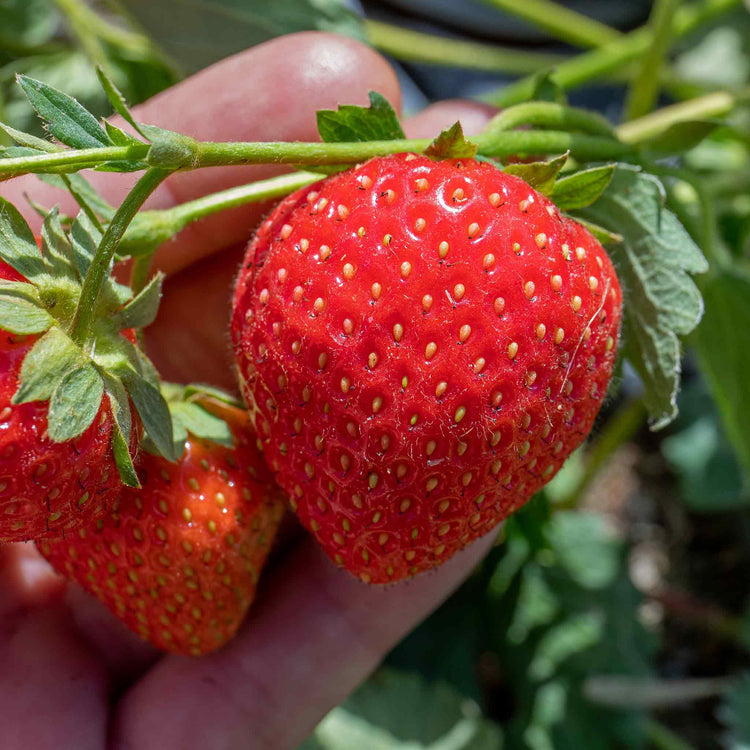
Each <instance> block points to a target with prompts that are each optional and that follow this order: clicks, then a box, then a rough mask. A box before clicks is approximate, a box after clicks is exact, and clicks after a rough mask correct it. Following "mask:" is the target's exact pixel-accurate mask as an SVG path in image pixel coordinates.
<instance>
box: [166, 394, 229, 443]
mask: <svg viewBox="0 0 750 750" xmlns="http://www.w3.org/2000/svg"><path fill="white" fill-rule="evenodd" d="M169 410H170V411H171V412H172V424H173V425H178V426H179V427H181V428H183V429H184V430H187V432H189V433H191V434H192V435H194V436H195V437H197V438H201V439H203V440H209V441H211V442H212V443H218V444H219V445H223V446H225V447H227V448H231V447H232V446H233V445H234V438H233V437H232V433H231V431H230V429H229V426H228V425H227V423H226V422H225V421H224V420H223V419H221V418H220V417H215V416H214V415H213V414H211V413H210V412H208V411H206V410H205V409H204V408H203V407H201V406H199V405H198V404H197V403H192V402H176V403H175V402H173V403H171V404H169Z"/></svg>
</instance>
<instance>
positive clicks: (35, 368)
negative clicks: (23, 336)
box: [13, 326, 81, 404]
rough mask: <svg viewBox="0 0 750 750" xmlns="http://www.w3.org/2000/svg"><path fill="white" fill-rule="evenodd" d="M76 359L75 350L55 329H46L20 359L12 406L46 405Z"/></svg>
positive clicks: (70, 342) (58, 330)
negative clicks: (45, 402) (21, 360)
mask: <svg viewBox="0 0 750 750" xmlns="http://www.w3.org/2000/svg"><path fill="white" fill-rule="evenodd" d="M80 358H81V352H80V350H79V349H78V347H77V346H76V345H75V344H74V343H73V342H72V341H71V340H70V339H69V338H68V337H67V336H66V335H65V334H64V333H63V332H62V331H61V330H60V329H59V328H58V327H57V326H54V327H52V328H50V329H49V331H47V333H45V334H44V336H42V337H41V338H40V339H39V341H37V342H36V343H35V344H34V346H33V347H32V348H31V350H30V351H29V353H28V354H27V355H26V357H24V360H23V365H22V366H21V377H20V385H19V387H18V390H17V391H16V393H15V394H14V396H13V403H14V404H26V403H28V402H30V401H47V400H48V399H49V398H50V397H51V396H52V394H53V393H54V391H55V389H56V388H57V386H58V385H59V384H60V381H61V380H62V378H63V376H64V375H65V373H67V372H69V371H70V370H71V369H72V368H73V367H74V366H75V365H76V363H77V362H79V360H80Z"/></svg>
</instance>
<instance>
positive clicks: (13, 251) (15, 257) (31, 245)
mask: <svg viewBox="0 0 750 750" xmlns="http://www.w3.org/2000/svg"><path fill="white" fill-rule="evenodd" d="M0 258H1V259H2V260H4V261H5V262H6V263H7V264H8V265H9V266H11V268H14V269H15V270H16V271H18V273H20V274H21V276H23V277H25V278H26V279H28V280H29V281H31V282H33V281H36V280H37V279H39V278H41V277H42V276H46V275H47V269H46V268H45V265H44V259H43V258H42V254H41V253H40V252H39V246H38V245H37V244H36V240H35V239H34V233H33V232H32V231H31V229H30V228H29V225H28V224H27V223H26V220H25V219H24V218H23V216H21V214H20V213H19V212H18V209H17V208H16V207H15V206H14V205H13V204H12V203H10V202H9V201H6V200H5V199H4V198H0Z"/></svg>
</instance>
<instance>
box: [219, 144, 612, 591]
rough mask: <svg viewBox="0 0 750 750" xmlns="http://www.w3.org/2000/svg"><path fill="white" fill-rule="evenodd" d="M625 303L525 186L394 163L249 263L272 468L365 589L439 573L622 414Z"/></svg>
mask: <svg viewBox="0 0 750 750" xmlns="http://www.w3.org/2000/svg"><path fill="white" fill-rule="evenodd" d="M620 318H621V290H620V285H619V283H618V280H617V276H616V274H615V271H614V268H613V266H612V264H611V262H610V260H609V258H608V257H607V254H606V252H605V251H604V249H603V248H602V247H601V245H600V244H599V243H598V242H597V241H596V240H595V239H594V238H593V237H592V236H591V235H590V233H589V232H587V231H586V230H585V229H583V227H581V226H580V225H578V224H576V223H574V222H572V221H570V220H567V219H564V218H562V217H561V216H560V214H559V212H558V210H557V209H556V207H555V206H554V205H553V204H552V203H551V202H550V201H549V200H548V199H546V198H545V197H544V196H542V195H540V194H539V193H536V192H535V191H534V190H533V189H531V188H530V187H529V186H528V185H527V184H526V183H524V182H523V181H522V180H520V179H518V178H516V177H513V176H510V175H506V174H503V173H502V172H500V171H499V170H498V169H496V168H495V167H493V166H492V165H489V164H486V163H479V162H476V161H473V160H464V161H456V160H446V161H441V162H435V161H431V160H429V159H427V158H426V157H415V156H413V155H404V154H401V155H396V156H390V157H385V158H378V159H373V160H371V161H370V162H367V163H365V164H363V165H361V166H359V167H357V168H356V169H353V170H350V171H348V172H345V173H342V174H340V175H336V176H334V177H331V178H329V179H326V180H324V181H322V182H320V183H318V184H317V185H315V186H312V187H311V188H307V189H304V190H301V191H299V192H297V193H295V194H293V195H291V196H290V197H289V198H287V199H286V200H285V201H284V202H282V203H281V204H280V205H279V206H278V207H277V209H276V210H275V211H274V212H273V213H272V214H271V216H270V217H269V218H268V220H267V221H266V222H265V223H264V224H263V225H262V227H261V228H260V230H259V231H258V233H257V235H256V237H255V238H254V240H253V241H252V242H251V244H250V246H249V248H248V251H247V255H246V258H245V262H244V265H243V267H242V271H241V274H240V277H239V280H238V283H237V287H236V292H235V299H234V313H233V321H232V335H233V342H234V347H235V354H236V361H237V365H238V370H239V374H240V380H241V385H242V387H243V391H244V394H245V397H246V400H247V402H248V405H249V407H250V410H251V414H252V416H253V419H254V422H255V425H256V428H257V430H258V434H259V435H260V436H261V439H262V441H263V443H264V454H265V456H266V458H267V460H268V461H269V462H270V465H271V467H272V468H273V470H274V471H275V473H276V477H277V480H278V481H279V483H280V484H281V486H282V488H283V489H284V490H285V491H286V493H287V494H288V496H289V497H290V498H291V503H292V508H293V509H294V510H296V511H297V513H298V515H299V518H300V520H301V522H302V524H303V525H304V526H305V527H306V528H308V529H309V530H310V531H312V532H313V534H314V535H315V536H316V537H317V539H318V541H319V542H320V544H321V545H322V546H323V548H324V549H325V551H326V552H327V553H328V555H329V556H330V557H331V558H332V559H333V560H334V561H335V562H336V563H338V564H339V565H341V566H343V567H345V568H346V569H347V570H349V571H350V572H351V573H353V574H354V575H356V576H358V577H360V578H361V579H362V580H363V581H365V582H372V583H388V582H392V581H397V580H400V579H403V578H405V577H408V576H412V575H414V574H416V573H418V572H420V571H424V570H427V569H430V568H432V567H434V566H436V565H439V564H440V563H442V562H443V561H445V560H447V559H448V558H449V557H450V556H451V555H453V554H454V553H455V552H456V551H458V550H460V549H461V548H463V547H465V546H466V545H467V544H468V543H469V542H471V541H472V540H473V539H475V538H477V537H479V536H480V535H482V534H484V533H486V532H487V531H489V530H490V529H491V528H493V527H494V526H495V525H496V524H497V523H498V522H500V521H501V520H502V519H504V518H505V517H507V516H508V515H509V514H510V513H512V512H513V511H514V510H516V509H517V508H519V507H520V506H521V505H523V504H524V503H525V502H526V501H527V500H528V499H529V498H530V497H531V495H532V494H533V493H534V492H536V491H537V490H539V489H540V488H541V487H542V486H543V485H544V484H546V483H547V482H548V481H549V480H550V479H551V478H552V477H553V476H554V475H555V473H556V472H557V471H558V469H559V468H560V466H561V465H562V464H563V462H564V461H565V459H566V457H567V456H568V455H569V454H570V453H571V452H572V451H573V450H574V449H575V448H576V447H577V446H578V445H579V444H580V443H581V442H582V441H583V440H584V438H585V437H586V436H587V435H588V433H589V432H590V430H591V427H592V424H593V421H594V418H595V417H596V414H597V412H598V411H599V408H600V406H601V402H602V400H603V398H604V396H605V394H606V391H607V386H608V384H609V380H610V377H611V374H612V368H613V365H614V360H615V351H616V346H617V342H618V337H619V329H620Z"/></svg>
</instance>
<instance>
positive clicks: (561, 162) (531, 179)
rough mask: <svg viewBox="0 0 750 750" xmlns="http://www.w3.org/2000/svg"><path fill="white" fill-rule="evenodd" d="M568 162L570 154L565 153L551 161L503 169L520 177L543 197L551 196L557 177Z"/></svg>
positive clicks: (512, 165) (509, 166)
mask: <svg viewBox="0 0 750 750" xmlns="http://www.w3.org/2000/svg"><path fill="white" fill-rule="evenodd" d="M567 160H568V154H567V153H565V154H562V156H556V157H555V158H554V159H550V160H549V161H534V162H531V163H529V164H523V163H520V164H506V165H505V166H504V167H503V172H505V173H506V174H512V175H515V176H516V177H520V178H521V179H522V180H523V181H524V182H527V183H528V184H529V185H531V187H533V188H534V189H535V190H538V191H539V192H540V193H542V194H543V195H551V194H552V189H553V188H554V186H555V180H556V179H557V175H558V174H560V170H561V169H562V168H563V167H564V166H565V162H566V161H567Z"/></svg>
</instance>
